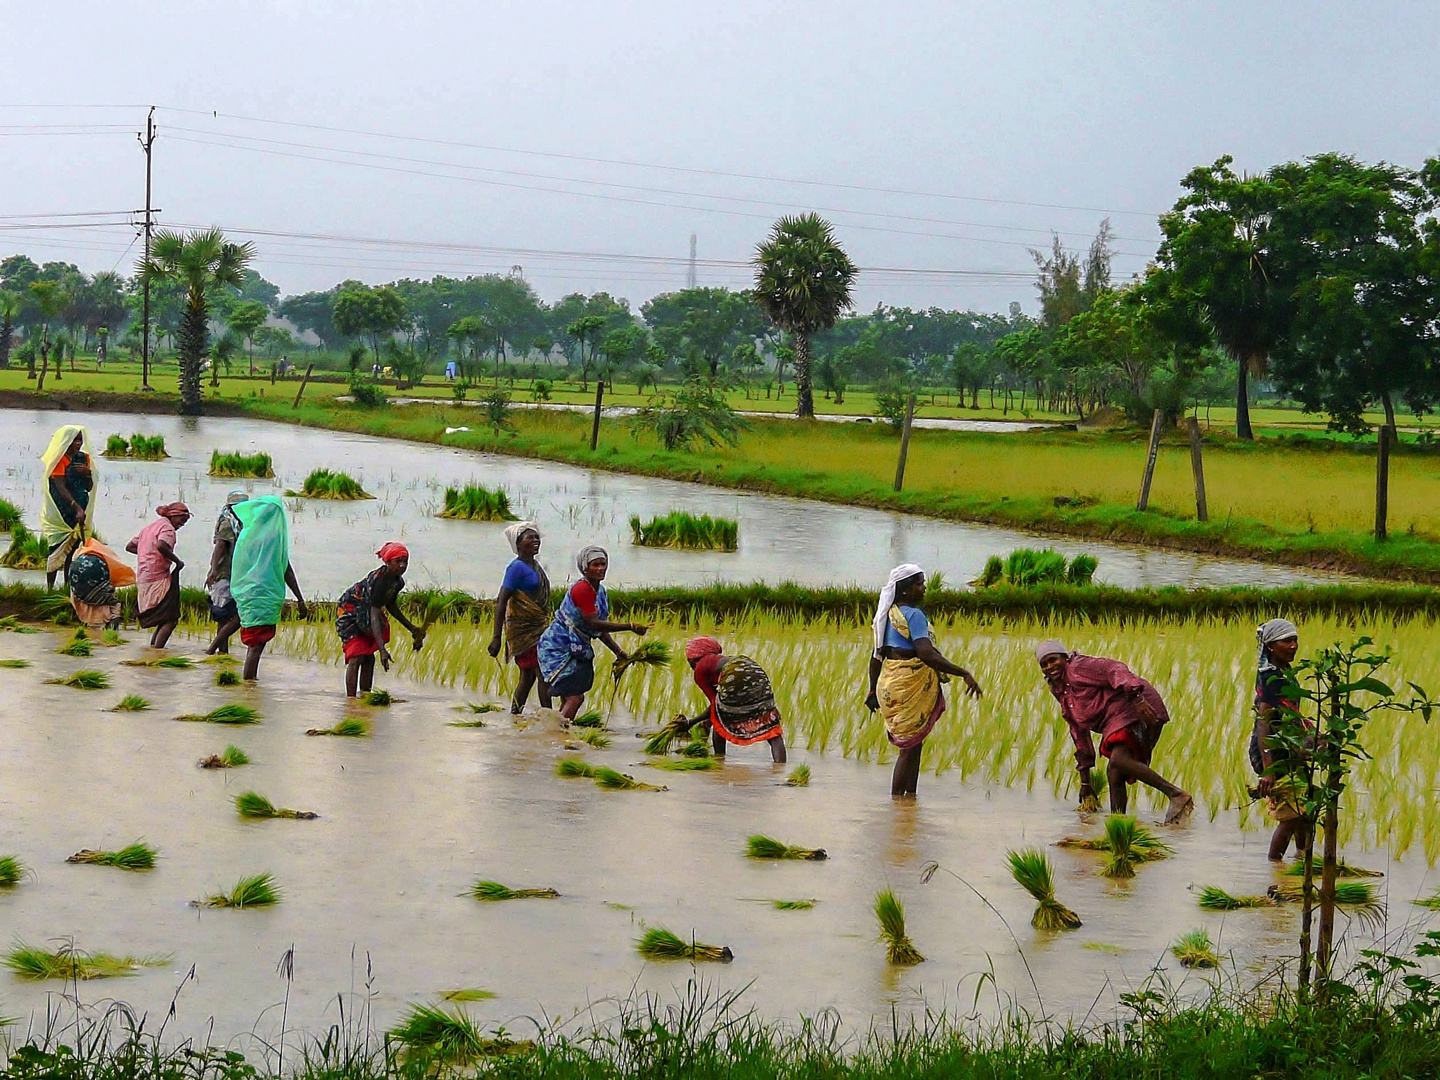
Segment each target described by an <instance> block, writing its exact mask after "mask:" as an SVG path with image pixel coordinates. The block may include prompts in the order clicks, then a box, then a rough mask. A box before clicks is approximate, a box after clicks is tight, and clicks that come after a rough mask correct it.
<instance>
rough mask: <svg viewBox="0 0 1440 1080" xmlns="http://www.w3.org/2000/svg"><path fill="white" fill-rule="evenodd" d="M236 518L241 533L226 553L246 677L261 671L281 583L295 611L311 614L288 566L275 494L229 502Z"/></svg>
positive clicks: (286, 535)
mask: <svg viewBox="0 0 1440 1080" xmlns="http://www.w3.org/2000/svg"><path fill="white" fill-rule="evenodd" d="M230 509H231V512H232V513H234V515H235V517H236V520H238V521H239V522H240V535H239V536H238V537H237V538H236V540H235V548H234V551H233V552H232V554H231V558H230V591H231V592H232V593H234V595H235V608H236V611H237V612H238V614H239V616H240V641H241V643H242V644H243V645H244V646H245V647H246V650H247V651H246V654H245V669H244V674H243V677H244V678H245V679H246V680H251V679H254V678H256V676H257V675H258V674H259V672H260V656H261V654H262V653H264V651H265V644H266V642H268V641H270V640H271V639H272V638H273V637H274V636H275V624H276V623H278V622H279V621H280V612H281V610H282V609H283V608H284V606H285V589H286V587H287V586H288V587H289V589H290V591H291V592H292V593H294V594H295V600H296V602H297V604H298V605H299V613H300V617H301V618H302V619H303V618H305V617H306V616H307V615H309V614H310V609H309V608H308V607H307V606H306V604H305V597H303V596H301V595H300V585H299V583H298V582H297V581H296V580H295V571H294V570H293V569H291V567H290V526H289V524H288V523H287V522H286V520H285V504H284V503H283V502H281V501H280V500H279V499H278V498H276V497H275V496H274V495H261V496H259V497H258V498H254V499H249V500H247V501H245V502H242V503H236V504H235V505H234V506H232V507H231V508H230Z"/></svg>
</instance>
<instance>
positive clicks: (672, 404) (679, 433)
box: [631, 379, 746, 450]
mask: <svg viewBox="0 0 1440 1080" xmlns="http://www.w3.org/2000/svg"><path fill="white" fill-rule="evenodd" d="M745 426H746V424H745V421H744V420H743V419H742V418H741V417H740V416H739V415H737V414H736V412H735V410H734V409H733V408H731V407H730V403H729V402H727V401H726V400H725V392H724V390H723V389H722V388H721V387H720V386H718V385H717V384H716V383H714V382H712V381H711V380H708V379H687V380H686V381H685V382H684V383H683V384H682V385H681V386H680V387H679V388H678V389H677V390H676V391H675V392H674V393H671V394H664V395H661V396H659V397H657V398H655V399H654V400H652V402H651V403H650V404H649V405H646V406H645V407H644V408H643V409H641V410H640V411H639V412H638V413H636V415H635V419H634V420H633V421H631V428H632V430H634V431H636V432H647V433H649V434H651V435H654V436H655V438H656V439H657V440H658V441H659V442H660V443H661V445H663V446H664V447H665V449H666V450H681V449H685V448H687V447H690V446H693V445H695V444H697V443H704V444H705V445H707V446H719V445H720V444H722V443H724V444H726V445H729V446H734V445H735V444H736V442H738V441H739V438H740V432H741V431H742V430H743V429H744V428H745Z"/></svg>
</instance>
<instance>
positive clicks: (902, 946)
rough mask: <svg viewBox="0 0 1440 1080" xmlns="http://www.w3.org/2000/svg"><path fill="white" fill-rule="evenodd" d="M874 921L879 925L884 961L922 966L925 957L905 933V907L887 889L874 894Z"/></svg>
mask: <svg viewBox="0 0 1440 1080" xmlns="http://www.w3.org/2000/svg"><path fill="white" fill-rule="evenodd" d="M875 920H876V921H877V922H878V923H879V924H880V940H881V941H883V942H884V943H885V959H886V960H888V961H889V962H890V963H892V964H923V963H924V962H925V957H923V956H921V955H920V950H919V949H917V948H915V945H914V943H913V942H912V941H911V940H910V938H909V936H908V935H907V934H906V933H905V905H904V904H902V903H900V900H899V898H898V897H896V895H895V894H894V893H893V892H892V891H891V890H889V889H881V890H880V891H879V892H878V893H876V894H875Z"/></svg>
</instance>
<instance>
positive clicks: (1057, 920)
mask: <svg viewBox="0 0 1440 1080" xmlns="http://www.w3.org/2000/svg"><path fill="white" fill-rule="evenodd" d="M1006 856H1007V858H1008V859H1009V862H1010V874H1011V876H1012V877H1014V878H1015V883H1016V884H1017V885H1019V886H1020V887H1021V888H1022V889H1024V890H1025V891H1026V892H1028V893H1029V894H1030V895H1031V896H1033V897H1034V898H1035V901H1036V904H1035V914H1034V915H1032V916H1031V917H1030V925H1031V926H1033V927H1035V929H1036V930H1075V929H1077V928H1079V927H1080V926H1081V922H1080V917H1079V916H1078V915H1076V914H1075V913H1074V912H1073V911H1071V910H1070V909H1069V908H1068V907H1066V906H1065V905H1064V904H1062V903H1060V901H1059V900H1057V899H1055V871H1054V869H1053V868H1052V867H1051V865H1050V860H1049V859H1048V858H1047V857H1046V855H1045V853H1044V852H1043V851H1041V850H1039V849H1038V848H1021V849H1020V850H1019V851H1010V852H1007V853H1006Z"/></svg>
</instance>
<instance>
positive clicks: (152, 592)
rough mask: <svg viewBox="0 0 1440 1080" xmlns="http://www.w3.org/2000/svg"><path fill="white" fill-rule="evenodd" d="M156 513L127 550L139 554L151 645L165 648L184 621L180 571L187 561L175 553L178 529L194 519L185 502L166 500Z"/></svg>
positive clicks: (138, 576)
mask: <svg viewBox="0 0 1440 1080" xmlns="http://www.w3.org/2000/svg"><path fill="white" fill-rule="evenodd" d="M155 515H156V517H155V520H154V521H152V522H151V523H150V524H149V525H146V526H145V527H144V528H143V529H141V530H140V533H139V535H138V536H136V537H135V539H133V540H131V541H130V543H128V544H126V545H125V550H126V551H128V552H130V553H131V554H132V555H134V556H135V584H136V585H137V586H138V594H137V596H136V600H135V605H136V607H138V608H139V609H140V626H141V628H142V629H146V630H149V629H150V628H152V627H153V628H154V630H155V632H154V633H153V634H151V635H150V644H151V645H152V646H153V647H154V648H157V649H163V648H164V647H165V645H166V643H167V642H168V641H169V640H170V634H171V633H172V632H173V631H174V629H175V624H176V623H178V622H179V621H180V571H181V570H184V569H185V564H184V562H182V561H181V559H180V556H178V555H176V554H175V539H176V537H175V530H176V529H182V528H184V527H185V523H186V522H187V521H189V520H190V508H189V507H188V506H186V505H185V504H184V503H183V502H173V503H166V504H165V505H164V506H157V507H156V508H155Z"/></svg>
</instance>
